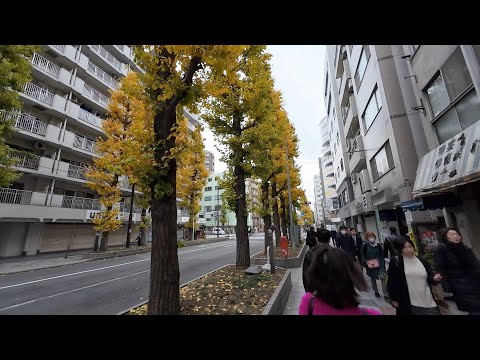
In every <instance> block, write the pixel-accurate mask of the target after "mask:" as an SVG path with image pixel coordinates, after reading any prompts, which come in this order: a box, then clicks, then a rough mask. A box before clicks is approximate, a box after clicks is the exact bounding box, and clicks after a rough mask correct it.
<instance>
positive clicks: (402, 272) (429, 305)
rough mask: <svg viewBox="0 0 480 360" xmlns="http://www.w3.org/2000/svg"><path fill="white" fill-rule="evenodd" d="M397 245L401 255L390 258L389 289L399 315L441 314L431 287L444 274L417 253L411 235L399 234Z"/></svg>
mask: <svg viewBox="0 0 480 360" xmlns="http://www.w3.org/2000/svg"><path fill="white" fill-rule="evenodd" d="M394 246H395V248H396V249H397V250H398V252H399V254H400V255H398V256H394V257H393V258H392V259H391V261H390V266H389V268H388V281H387V289H388V294H389V298H390V303H391V304H392V306H393V307H394V308H395V309H396V312H397V315H440V310H439V309H438V306H437V304H436V302H435V300H434V299H433V295H432V292H431V288H430V287H431V286H433V285H435V284H437V283H439V282H440V281H441V279H442V276H441V275H440V274H434V273H433V271H432V268H431V267H430V264H429V263H428V262H427V261H426V260H425V259H423V258H422V257H420V256H416V255H415V245H414V243H413V241H412V240H411V239H410V238H408V237H398V238H397V239H395V242H394ZM407 278H408V280H407Z"/></svg>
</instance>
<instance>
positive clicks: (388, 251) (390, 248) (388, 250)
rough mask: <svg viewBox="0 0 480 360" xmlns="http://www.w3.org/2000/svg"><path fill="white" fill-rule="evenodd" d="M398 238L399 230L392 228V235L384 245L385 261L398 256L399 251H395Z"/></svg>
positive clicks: (386, 239)
mask: <svg viewBox="0 0 480 360" xmlns="http://www.w3.org/2000/svg"><path fill="white" fill-rule="evenodd" d="M397 238H398V235H397V229H396V228H394V227H393V226H392V227H390V235H388V236H387V237H386V238H385V243H384V244H383V251H384V257H385V259H391V258H392V257H394V256H397V255H398V251H397V250H396V249H395V246H394V243H395V240H396V239H397Z"/></svg>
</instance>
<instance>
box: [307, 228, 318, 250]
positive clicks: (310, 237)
mask: <svg viewBox="0 0 480 360" xmlns="http://www.w3.org/2000/svg"><path fill="white" fill-rule="evenodd" d="M315 235H316V233H315V230H314V228H313V226H310V230H308V231H307V239H306V243H307V245H308V247H309V248H310V249H311V248H312V247H314V246H315V245H316V243H317V241H316V240H315Z"/></svg>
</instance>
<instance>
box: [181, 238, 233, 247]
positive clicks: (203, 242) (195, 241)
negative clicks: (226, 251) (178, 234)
mask: <svg viewBox="0 0 480 360" xmlns="http://www.w3.org/2000/svg"><path fill="white" fill-rule="evenodd" d="M233 239H235V238H232V239H230V238H227V237H223V238H218V239H208V240H188V242H186V241H185V244H184V246H183V247H187V246H195V245H202V244H210V243H216V242H220V241H227V240H233ZM178 240H180V241H183V240H181V239H178ZM179 249H180V248H179Z"/></svg>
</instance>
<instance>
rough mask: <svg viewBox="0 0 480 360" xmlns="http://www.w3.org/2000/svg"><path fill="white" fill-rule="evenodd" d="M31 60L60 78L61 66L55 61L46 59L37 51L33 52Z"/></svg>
mask: <svg viewBox="0 0 480 360" xmlns="http://www.w3.org/2000/svg"><path fill="white" fill-rule="evenodd" d="M31 62H32V64H33V65H35V66H36V67H38V68H40V69H42V70H44V71H46V72H47V73H49V74H51V75H53V76H55V77H56V78H58V74H59V73H60V66H57V65H55V64H54V63H52V62H51V61H49V60H47V59H45V58H44V57H43V56H40V55H38V54H37V53H33V56H32V59H31Z"/></svg>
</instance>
